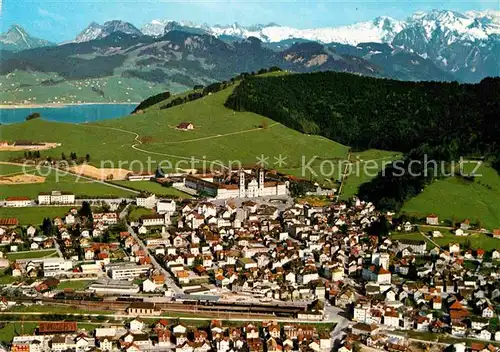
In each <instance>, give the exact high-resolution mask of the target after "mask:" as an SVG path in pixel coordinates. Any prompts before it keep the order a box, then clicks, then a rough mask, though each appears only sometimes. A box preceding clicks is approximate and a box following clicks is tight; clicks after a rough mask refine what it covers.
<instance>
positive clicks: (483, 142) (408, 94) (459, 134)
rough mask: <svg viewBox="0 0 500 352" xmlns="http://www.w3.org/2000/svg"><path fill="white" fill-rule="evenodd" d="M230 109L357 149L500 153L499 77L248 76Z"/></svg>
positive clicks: (229, 102) (443, 153) (442, 154)
mask: <svg viewBox="0 0 500 352" xmlns="http://www.w3.org/2000/svg"><path fill="white" fill-rule="evenodd" d="M226 106H228V107H230V108H233V109H235V110H238V111H242V110H247V111H252V112H255V113H258V114H262V115H265V116H267V117H270V118H272V119H274V120H276V121H279V122H281V123H283V124H285V125H287V126H289V127H292V128H294V129H297V130H299V131H302V132H304V133H310V134H320V135H323V136H325V137H327V138H330V139H333V140H335V141H338V142H341V143H343V144H346V145H349V146H351V147H354V148H358V149H368V148H379V149H386V150H397V151H402V152H409V151H411V150H413V149H415V148H417V150H418V151H419V152H422V151H424V152H428V153H431V154H433V155H434V156H435V157H438V158H442V159H451V158H455V157H457V156H458V155H468V154H472V153H474V154H481V155H484V154H490V153H493V152H495V151H497V150H498V147H499V144H498V143H499V142H498V141H499V139H498V131H499V130H500V78H486V79H484V80H483V81H481V82H480V83H478V84H458V83H456V82H454V83H438V82H402V81H396V80H389V79H378V78H370V77H363V76H358V75H353V74H347V73H336V72H318V73H307V74H292V75H284V76H279V77H249V78H247V79H245V80H243V81H242V82H241V84H240V85H239V86H238V87H237V88H236V89H235V90H234V92H233V94H232V95H231V96H230V97H229V99H228V100H227V102H226Z"/></svg>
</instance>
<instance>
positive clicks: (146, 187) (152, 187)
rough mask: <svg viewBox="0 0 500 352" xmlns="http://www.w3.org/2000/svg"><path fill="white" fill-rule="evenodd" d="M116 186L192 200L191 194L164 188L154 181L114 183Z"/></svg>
mask: <svg viewBox="0 0 500 352" xmlns="http://www.w3.org/2000/svg"><path fill="white" fill-rule="evenodd" d="M113 183H114V184H117V185H121V186H125V187H129V188H132V189H135V190H137V191H140V192H151V193H154V194H156V195H157V196H159V197H162V196H164V197H176V198H191V196H190V195H189V194H186V193H184V192H181V191H179V190H178V189H175V188H173V187H164V186H162V185H160V184H159V183H156V182H152V181H113Z"/></svg>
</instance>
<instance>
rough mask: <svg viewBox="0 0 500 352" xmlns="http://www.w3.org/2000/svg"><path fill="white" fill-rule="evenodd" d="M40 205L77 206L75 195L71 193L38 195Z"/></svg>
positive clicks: (59, 192)
mask: <svg viewBox="0 0 500 352" xmlns="http://www.w3.org/2000/svg"><path fill="white" fill-rule="evenodd" d="M38 204H40V205H51V204H75V195H74V194H73V193H69V192H61V191H52V192H50V193H40V194H38Z"/></svg>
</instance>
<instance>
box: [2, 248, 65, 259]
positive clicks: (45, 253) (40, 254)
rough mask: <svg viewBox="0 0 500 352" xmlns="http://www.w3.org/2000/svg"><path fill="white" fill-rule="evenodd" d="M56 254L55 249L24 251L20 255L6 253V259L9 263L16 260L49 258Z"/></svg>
mask: <svg viewBox="0 0 500 352" xmlns="http://www.w3.org/2000/svg"><path fill="white" fill-rule="evenodd" d="M56 256H57V252H56V250H55V249H49V250H41V251H25V252H22V253H16V252H12V253H7V258H8V259H9V260H10V261H15V260H17V259H27V258H44V257H47V258H50V257H56Z"/></svg>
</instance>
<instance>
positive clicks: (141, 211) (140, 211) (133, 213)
mask: <svg viewBox="0 0 500 352" xmlns="http://www.w3.org/2000/svg"><path fill="white" fill-rule="evenodd" d="M152 214H154V212H153V211H152V210H151V209H146V208H141V207H137V206H131V207H130V208H129V212H128V219H129V220H130V221H139V219H140V217H141V216H144V215H152Z"/></svg>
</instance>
